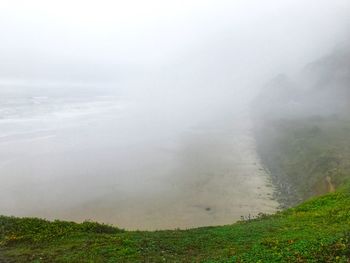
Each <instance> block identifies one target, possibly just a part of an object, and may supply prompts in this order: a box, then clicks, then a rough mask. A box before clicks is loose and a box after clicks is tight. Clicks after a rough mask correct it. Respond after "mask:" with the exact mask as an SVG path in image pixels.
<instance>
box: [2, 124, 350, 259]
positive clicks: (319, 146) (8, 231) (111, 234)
mask: <svg viewBox="0 0 350 263" xmlns="http://www.w3.org/2000/svg"><path fill="white" fill-rule="evenodd" d="M270 124H271V126H269V127H266V126H265V127H264V130H261V131H262V133H261V134H260V136H262V135H264V136H265V140H264V141H263V142H264V144H263V145H260V146H259V148H260V151H261V153H262V154H263V155H262V156H263V161H264V162H265V163H266V164H268V166H269V168H270V169H271V170H272V172H274V173H275V174H273V175H274V176H275V177H274V179H275V183H278V182H286V181H287V182H288V184H289V185H290V186H292V187H293V188H294V189H295V190H296V193H297V195H296V196H298V198H301V199H302V200H305V199H307V198H308V197H310V196H314V195H319V194H322V193H325V192H327V185H326V184H325V177H326V176H329V177H331V179H332V182H333V183H334V185H335V186H336V189H337V191H336V192H334V193H328V194H324V195H322V196H318V197H314V198H312V199H310V200H308V201H305V202H303V203H302V204H300V205H298V206H295V207H294V208H290V209H287V210H285V211H282V212H278V213H276V214H275V215H270V216H266V215H261V216H260V217H259V218H256V219H253V220H248V221H241V222H238V223H235V224H232V225H227V226H218V227H205V228H197V229H190V230H172V231H153V232H145V231H124V230H121V229H118V228H115V227H111V226H108V225H103V224H97V223H93V222H84V223H82V224H77V223H73V222H62V221H54V222H49V221H46V220H42V219H36V218H14V217H6V216H0V262H1V263H2V262H208V263H209V262H344V263H345V262H350V184H349V182H348V181H349V178H350V136H348V134H349V132H350V124H348V122H341V121H339V120H320V119H317V120H312V121H310V120H297V121H278V122H274V123H270ZM272 131H273V132H272ZM348 137H349V138H348ZM258 139H259V138H258ZM258 142H259V140H258ZM260 142H261V141H260ZM263 147H265V148H263ZM264 157H265V159H264ZM278 171H283V173H281V174H278V173H277V172H278ZM276 175H278V177H276ZM278 180H280V181H278ZM284 194H285V195H286V196H288V193H284ZM290 195H291V196H292V194H290ZM298 200H299V199H298ZM299 201H300V200H299Z"/></svg>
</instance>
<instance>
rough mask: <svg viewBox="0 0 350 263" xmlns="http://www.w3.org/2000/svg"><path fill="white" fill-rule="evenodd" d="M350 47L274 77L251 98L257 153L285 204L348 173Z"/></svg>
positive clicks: (325, 188)
mask: <svg viewBox="0 0 350 263" xmlns="http://www.w3.org/2000/svg"><path fill="white" fill-rule="evenodd" d="M349 50H350V49H347V50H338V51H336V52H334V53H333V54H331V55H329V56H326V57H324V58H322V59H320V60H318V61H315V62H313V63H310V64H309V65H307V66H306V67H305V68H304V70H303V71H302V72H301V74H300V75H299V76H298V77H297V78H295V79H289V78H288V77H287V76H284V75H279V76H277V77H276V78H274V79H273V80H271V81H270V82H269V83H268V84H267V85H266V86H265V87H264V89H263V92H262V93H261V94H260V95H259V96H258V97H257V99H256V100H255V102H254V105H253V116H254V120H255V134H256V140H257V146H258V152H259V154H260V157H261V159H262V161H263V163H264V164H265V166H266V167H267V169H268V170H269V171H270V173H271V176H272V178H273V181H274V183H275V186H276V197H277V198H278V199H279V201H280V202H281V203H282V204H284V205H285V206H290V205H294V204H297V203H299V202H301V201H303V200H305V199H307V198H309V197H312V196H315V195H318V194H323V193H326V192H328V191H330V189H333V188H334V187H335V188H337V187H339V186H341V185H343V184H344V183H345V182H346V181H347V180H348V179H349V177H350V176H349V175H350V162H349V160H350V136H349V135H350V125H349V123H350V122H349V116H350V52H348V51H349ZM330 186H331V187H330Z"/></svg>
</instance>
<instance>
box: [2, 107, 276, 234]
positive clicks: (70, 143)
mask: <svg viewBox="0 0 350 263" xmlns="http://www.w3.org/2000/svg"><path fill="white" fill-rule="evenodd" d="M130 119H132V120H133V121H132V122H130V121H129V120H130ZM167 124H168V123H167V122H162V121H159V120H158V121H157V120H154V117H152V116H150V115H149V116H148V115H144V114H139V113H138V112H137V113H135V112H131V113H125V112H124V113H121V112H117V111H116V110H115V108H113V107H111V108H108V107H107V109H105V110H104V111H102V112H101V111H100V112H97V113H96V112H95V113H93V114H92V113H91V112H89V114H85V115H84V114H83V115H79V116H78V117H77V116H75V117H74V118H72V117H71V116H70V117H69V118H67V117H66V116H64V117H60V118H57V117H56V118H50V117H49V118H44V119H43V118H36V119H24V120H23V119H22V120H20V121H19V120H12V123H11V121H9V120H2V121H0V126H1V125H2V127H8V125H14V127H16V125H17V126H18V127H19V128H21V130H22V131H23V130H25V131H28V130H29V128H32V127H36V128H37V129H33V132H27V133H24V134H21V133H18V134H12V135H6V136H3V137H2V138H0V139H1V140H0V160H1V161H0V174H1V177H0V214H6V215H15V216H36V217H44V218H48V219H56V218H58V219H65V220H74V221H82V220H86V219H89V220H94V221H99V222H104V223H110V224H114V225H117V226H119V227H121V228H126V229H146V230H154V229H174V228H192V227H199V226H209V225H222V224H230V223H233V222H235V221H237V220H239V219H240V218H241V217H242V216H244V217H247V216H249V215H251V216H255V215H257V214H258V213H261V212H262V213H273V212H274V211H276V209H277V207H278V204H277V202H276V201H274V200H272V195H273V188H272V186H271V183H270V180H269V176H268V174H266V172H265V171H264V170H263V169H262V166H261V163H260V160H259V158H258V156H257V153H256V149H255V141H254V138H253V135H252V132H251V123H250V122H249V120H247V119H246V118H244V117H243V116H240V117H232V118H229V119H227V118H225V119H222V120H216V121H207V122H201V123H197V124H195V125H194V124H193V123H187V124H186V125H183V127H181V128H174V127H173V126H171V125H167ZM6 125H7V126H6ZM39 127H40V129H38V128H39ZM12 131H13V129H12ZM140 132H141V133H142V136H140Z"/></svg>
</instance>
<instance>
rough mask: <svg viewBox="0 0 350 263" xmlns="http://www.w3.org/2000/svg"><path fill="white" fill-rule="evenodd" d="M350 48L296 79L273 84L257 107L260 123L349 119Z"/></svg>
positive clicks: (309, 67) (257, 100) (283, 77)
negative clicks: (288, 119)
mask: <svg viewBox="0 0 350 263" xmlns="http://www.w3.org/2000/svg"><path fill="white" fill-rule="evenodd" d="M349 83H350V48H349V45H348V44H347V45H343V47H341V48H340V47H338V48H336V49H335V50H334V51H333V52H332V53H331V54H329V55H326V56H324V57H322V58H320V59H318V60H316V61H314V62H311V63H309V64H307V65H306V66H305V67H304V68H303V69H302V71H301V72H300V73H299V74H298V75H297V76H295V77H288V75H285V74H280V75H278V76H276V77H275V78H274V79H272V80H271V81H269V82H268V83H267V84H266V85H265V86H264V88H263V89H262V91H261V92H260V95H258V96H257V97H256V98H255V100H254V102H253V103H252V105H253V112H255V113H254V115H255V116H256V117H257V118H258V119H259V118H261V119H278V118H290V119H293V118H310V117H315V118H317V117H321V118H322V117H333V118H337V117H347V116H348V114H349V112H350V103H349V102H350V86H349Z"/></svg>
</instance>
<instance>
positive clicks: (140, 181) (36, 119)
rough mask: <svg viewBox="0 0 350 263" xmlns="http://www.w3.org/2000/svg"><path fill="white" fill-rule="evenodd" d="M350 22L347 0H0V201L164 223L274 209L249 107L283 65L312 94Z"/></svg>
mask: <svg viewBox="0 0 350 263" xmlns="http://www.w3.org/2000/svg"><path fill="white" fill-rule="evenodd" d="M349 26H350V3H349V2H348V1H346V0H336V1H334V0H333V1H330V0H322V1H320V0H318V1H316V0H311V1H307V2H305V1H295V0H294V1H289V0H286V1H276V0H267V1H255V0H248V1H239V0H237V1H219V2H218V1H176V2H169V1H156V0H154V1H146V2H145V1H127V2H122V1H80V0H79V1H74V2H72V1H65V0H64V1H59V2H50V3H49V2H47V1H30V2H28V1H16V0H15V1H13V0H12V1H2V2H1V3H0V34H1V36H2V42H1V44H0V58H1V59H0V96H1V97H0V174H1V176H0V200H1V201H0V213H2V214H7V215H16V216H40V217H45V218H49V219H54V218H59V219H69V220H75V221H82V220H85V219H91V220H97V221H101V222H106V223H111V224H115V225H118V226H121V227H124V228H130V229H168V228H177V227H180V228H188V227H195V226H205V225H218V224H228V223H231V222H233V221H235V220H238V219H239V218H240V217H241V216H247V215H250V214H258V213H260V212H264V213H265V212H266V213H269V212H274V211H276V210H277V209H278V207H279V204H278V202H277V201H276V200H275V199H274V198H273V192H274V187H273V185H272V184H271V182H270V177H269V174H268V172H267V171H266V170H265V169H264V167H263V164H262V163H261V161H260V157H259V155H258V153H257V151H256V142H255V138H254V131H253V126H254V124H253V119H252V118H251V115H250V114H251V106H252V105H255V106H256V105H257V104H259V102H258V101H259V100H257V99H256V98H260V99H261V100H260V101H263V102H261V103H264V102H266V101H269V99H268V100H266V99H265V98H266V97H269V96H270V97H271V96H272V97H273V95H274V94H275V90H274V89H273V88H266V86H269V87H271V86H273V85H274V84H273V83H279V84H277V85H276V86H277V88H276V89H278V87H280V86H281V85H282V84H280V82H282V83H283V86H284V87H287V86H288V85H289V84H286V83H289V80H286V79H287V78H284V77H281V76H282V75H279V74H280V73H283V74H286V75H288V76H289V77H288V78H290V79H297V80H296V81H294V80H291V81H290V83H292V82H293V81H294V82H293V85H292V84H291V86H293V88H291V89H292V90H293V91H290V92H289V91H286V94H285V96H286V97H288V100H289V99H291V98H292V97H293V96H294V97H295V96H299V97H303V96H302V95H300V94H302V93H298V94H299V95H298V94H297V95H296V94H295V92H294V90H295V89H299V90H300V89H301V90H303V88H302V87H304V88H305V87H309V86H312V85H311V84H310V81H311V74H309V73H307V72H308V71H307V70H304V68H305V67H306V65H308V64H310V63H311V62H313V61H316V60H318V59H320V58H322V57H325V56H326V55H327V54H330V53H331V52H332V51H334V52H335V50H338V49H340V48H344V46H345V47H348V43H349V33H348V32H350V30H349V29H350V27H349ZM345 49H346V48H345ZM309 68H310V67H309ZM312 72H313V73H315V72H316V73H315V74H317V76H319V75H321V74H323V73H322V71H319V72H318V71H315V70H312ZM303 74H304V75H303ZM278 75H279V77H277V82H276V79H274V78H275V76H278ZM305 75H307V76H305ZM309 75H310V76H309ZM272 79H274V80H272ZM271 80H272V81H271ZM279 81H280V82H279ZM266 83H268V84H266ZM271 83H272V84H271ZM295 83H297V84H295ZM288 87H289V86H288ZM285 90H288V89H285ZM303 92H304V91H303ZM309 92H311V93H312V92H313V91H312V90H311V91H309ZM325 94H326V93H325ZM322 96H323V97H324V98H328V96H327V94H326V95H322ZM322 96H321V95H320V97H319V98H321V97H322ZM308 97H311V96H310V95H309V96H308ZM276 98H277V99H276V100H277V102H276V101H273V98H272V102H273V104H274V105H276V104H278V100H280V97H279V96H277V97H276ZM291 100H293V99H291ZM270 101H271V100H270ZM319 101H320V100H315V101H314V102H313V103H311V101H307V102H303V103H302V104H303V105H308V106H310V107H302V109H301V110H299V113H298V114H301V115H306V114H309V115H312V114H313V113H312V112H316V111H317V109H318V108H322V107H318V108H317V107H312V106H311V105H319V104H317V103H318V102H319ZM336 101H337V97H335V98H333V102H334V103H333V104H335V102H336ZM299 102H300V101H299ZM280 103H281V104H284V101H280ZM287 104H288V103H287ZM344 104H346V102H344ZM322 105H326V103H325V104H322ZM322 105H321V106H322ZM319 106H320V105H319ZM344 107H345V106H344ZM262 109H264V110H262ZM299 109H300V107H299ZM258 111H260V113H264V114H265V116H266V115H269V116H270V115H271V111H274V112H276V108H269V107H260V108H259V110H258ZM295 112H296V111H295V110H293V114H294V113H295ZM280 113H281V115H283V116H279V117H286V116H290V114H289V112H288V109H286V108H284V107H283V111H280ZM332 113H334V112H328V113H327V114H332ZM255 116H256V117H257V116H258V118H262V115H260V116H259V115H257V114H256V115H255Z"/></svg>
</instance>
